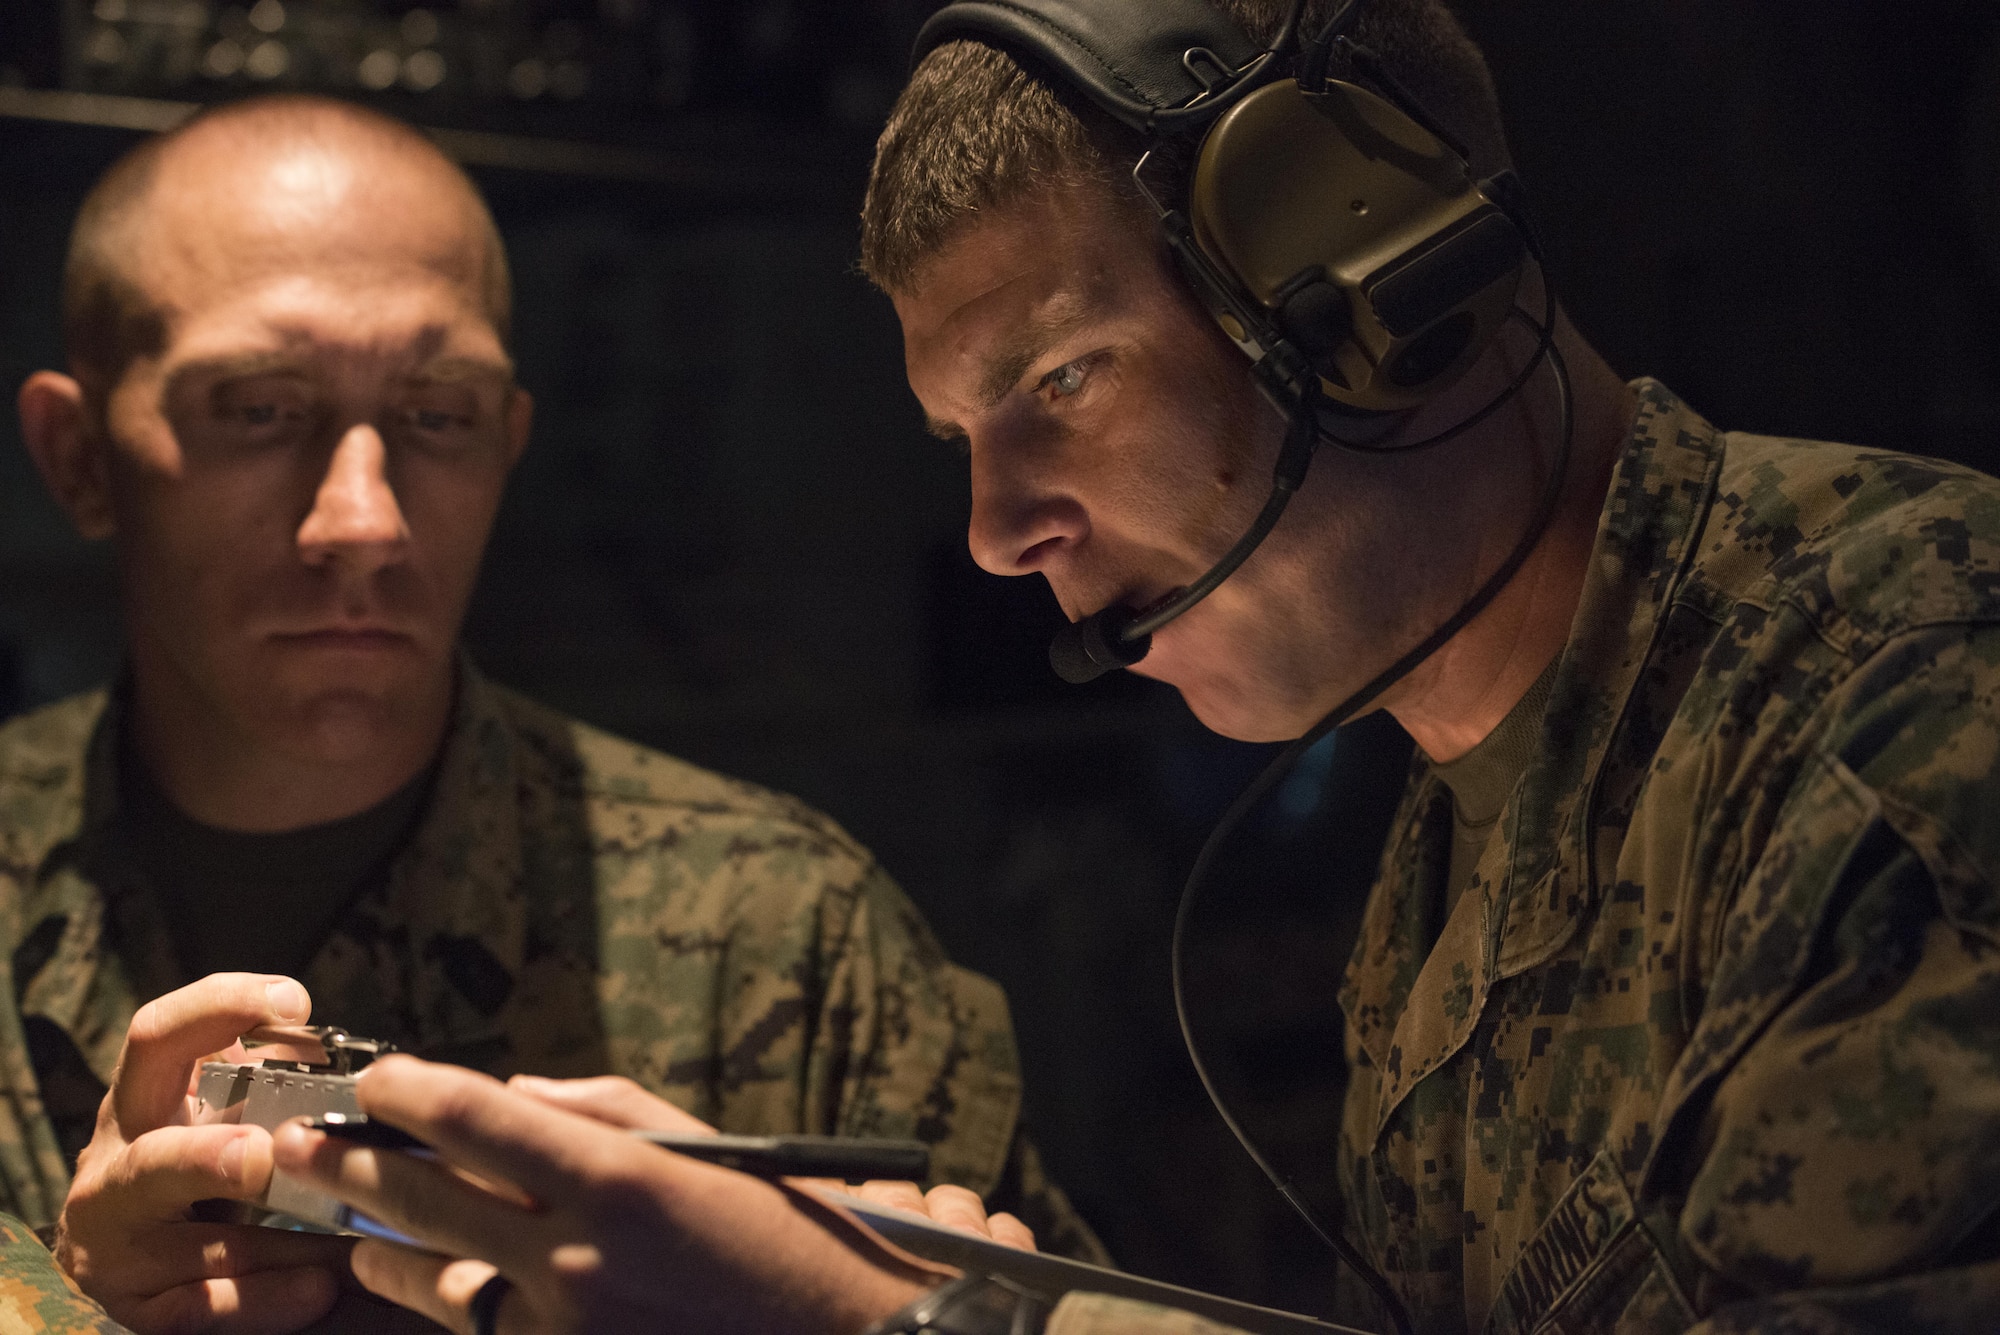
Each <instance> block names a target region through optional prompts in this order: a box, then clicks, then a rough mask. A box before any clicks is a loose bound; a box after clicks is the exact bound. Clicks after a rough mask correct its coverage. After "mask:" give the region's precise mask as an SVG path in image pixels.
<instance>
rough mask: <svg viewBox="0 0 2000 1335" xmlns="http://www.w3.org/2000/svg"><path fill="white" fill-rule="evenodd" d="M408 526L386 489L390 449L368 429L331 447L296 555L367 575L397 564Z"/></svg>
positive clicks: (391, 491) (391, 492) (315, 563)
mask: <svg viewBox="0 0 2000 1335" xmlns="http://www.w3.org/2000/svg"><path fill="white" fill-rule="evenodd" d="M409 541H410V526H409V524H408V523H407V522H406V521H405V520H404V518H403V509H402V507H401V506H400V505H398V504H397V503H396V493H395V490H394V489H393V488H392V487H390V485H389V474H388V450H387V448H386V447H385V446H384V445H383V443H382V437H381V434H380V433H379V432H377V431H376V430H375V428H374V427H372V426H366V425H358V426H354V427H351V428H349V429H348V431H347V434H346V435H344V436H342V437H341V438H340V441H339V443H338V444H336V445H335V446H334V447H333V457H332V458H331V459H329V460H328V461H327V466H326V475H325V476H324V477H322V478H321V479H320V484H319V490H318V492H317V493H316V494H315V495H314V496H313V505H312V509H311V511H310V512H308V513H307V515H306V518H305V522H304V523H303V524H301V525H300V526H299V534H298V544H299V554H300V555H301V556H302V557H303V558H304V559H305V562H306V564H307V565H313V566H324V565H338V566H343V567H347V568H349V569H350V570H352V571H353V572H354V573H356V574H360V575H369V574H373V573H374V572H375V571H377V570H379V569H381V568H382V567H384V566H386V565H391V564H393V563H394V562H396V561H398V560H401V559H402V557H403V555H404V554H405V552H406V550H407V549H408V546H409Z"/></svg>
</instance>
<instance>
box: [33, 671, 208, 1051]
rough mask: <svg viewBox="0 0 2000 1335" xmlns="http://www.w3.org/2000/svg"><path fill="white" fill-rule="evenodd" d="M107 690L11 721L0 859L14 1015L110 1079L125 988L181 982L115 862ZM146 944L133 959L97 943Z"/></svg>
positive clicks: (113, 750)
mask: <svg viewBox="0 0 2000 1335" xmlns="http://www.w3.org/2000/svg"><path fill="white" fill-rule="evenodd" d="M119 695H120V692H119V691H118V690H116V689H112V690H102V691H93V692H90V693H89V694H87V695H81V696H77V697H75V698H74V699H70V700H66V701H63V702H62V703H60V704H57V705H52V706H50V707H49V708H47V709H45V710H42V711H39V712H38V713H36V714H34V715H31V716H29V718H27V719H25V720H22V721H21V722H20V723H17V724H16V725H15V726H16V727H24V728H25V733H17V734H16V735H15V736H14V737H12V738H10V739H9V740H10V742H11V743H12V744H11V745H9V746H8V747H7V748H6V750H7V761H8V771H9V772H8V774H7V775H6V777H5V780H4V782H5V784H6V787H7V788H8V789H9V790H10V792H9V797H10V799H24V800H23V801H22V806H20V807H15V806H14V805H13V800H10V802H9V805H10V808H11V809H10V810H9V812H8V815H9V820H8V822H7V824H8V826H9V828H8V830H7V831H5V832H4V833H0V838H6V839H8V840H19V841H21V844H20V846H19V847H18V849H15V850H10V851H9V854H8V857H7V860H8V861H10V862H12V861H14V858H15V855H16V854H18V857H19V861H18V862H15V865H16V866H18V867H19V868H20V874H19V875H18V881H19V884H20V892H19V894H18V896H10V897H9V898H10V900H12V903H11V904H10V908H11V910H12V915H13V916H14V921H13V922H11V923H10V924H9V927H10V929H11V930H10V933H9V937H8V939H9V940H10V941H11V942H12V943H13V957H12V959H11V960H10V961H9V963H10V964H11V965H12V973H13V984H14V988H15V997H16V1000H17V1002H18V1004H19V1009H20V1013H21V1014H23V1015H40V1016H43V1017H45V1018H47V1019H49V1020H51V1021H53V1022H54V1023H55V1024H57V1025H58V1026H60V1027H61V1028H62V1029H63V1031H64V1032H65V1033H67V1034H68V1035H69V1036H70V1038H71V1040H72V1041H73V1042H74V1043H75V1044H76V1046H77V1048H78V1050H79V1051H80V1052H81V1053H82V1054H83V1056H84V1058H85V1060H86V1061H87V1062H88V1063H89V1065H90V1067H91V1068H92V1070H93V1071H95V1072H96V1074H97V1075H98V1077H99V1078H100V1079H103V1080H107V1081H108V1080H109V1078H110V1075H111V1072H112V1071H113V1069H114V1068H115V1067H116V1065H117V1061H118V1053H119V1050H120V1049H121V1048H122V1047H123V1045H124V1039H125V1032H124V1029H125V1026H124V1018H125V1017H126V1016H128V1015H129V1013H130V1010H131V1005H132V999H131V994H132V992H133V991H134V990H135V987H136V990H140V991H158V990H160V989H161V988H162V987H172V986H174V985H175V984H177V983H178V982H180V981H182V980H181V979H180V978H179V976H178V969H179V966H178V964H177V963H176V962H175V960H174V958H173V953H172V947H171V946H170V945H169V944H168V943H167V940H166V938H165V934H164V933H163V932H149V931H147V930H145V929H146V926H147V917H148V914H149V913H154V912H156V909H155V908H154V906H153V905H152V903H151V900H150V897H149V896H148V895H146V894H145V893H144V887H143V886H140V885H138V884H136V883H135V880H134V878H133V876H132V875H131V874H130V869H129V867H128V866H127V865H126V864H125V862H124V861H122V860H121V856H120V854H121V846H120V844H119V841H118V839H117V835H116V829H117V827H116V824H115V819H116V816H117V813H118V729H119V726H120V725H119V719H120V716H121V714H122V712H123V711H122V709H121V708H120V705H119ZM120 939H122V940H126V941H141V942H146V943H147V945H148V948H147V949H145V950H143V951H140V952H138V953H137V954H133V953H131V952H121V951H118V950H114V949H108V948H107V944H108V940H111V941H115V940H120Z"/></svg>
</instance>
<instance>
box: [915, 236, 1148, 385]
mask: <svg viewBox="0 0 2000 1335" xmlns="http://www.w3.org/2000/svg"><path fill="white" fill-rule="evenodd" d="M1105 221H1108V220H1107V219H1106V218H1105V217H1104V215H1102V214H1095V215H1093V214H1092V213H1089V212H1084V211H1081V210H1077V209H1074V208H1066V207H1062V206H1061V202H1060V201H1043V202H1042V203H1041V204H1040V205H1039V206H1032V207H1025V208H1016V209H1009V210H1007V211H1006V212H1003V213H999V214H995V215H992V216H988V217H982V218H980V219H979V220H977V221H976V222H973V223H970V224H969V225H967V226H966V227H965V228H964V229H963V230H962V231H961V232H960V233H959V234H958V235H957V236H956V237H954V238H953V240H952V242H951V243H950V244H948V245H947V246H946V247H945V249H944V250H943V251H941V252H940V253H939V254H938V255H937V256H936V257H935V258H934V259H933V260H932V261H931V262H930V263H929V264H927V265H925V266H924V268H923V269H922V270H921V271H920V272H919V273H918V275H917V277H916V280H915V281H914V282H913V283H912V284H911V286H910V289H909V290H908V291H907V292H904V293H901V294H898V295H897V297H896V299H895V300H896V308H897V312H898V314H899V315H900V316H901V317H902V320H903V331H904V340H905V353H906V356H907V359H908V360H909V362H910V370H911V372H912V374H913V376H915V375H922V376H925V377H930V376H939V377H949V378H951V379H953V380H961V379H965V380H970V381H976V382H978V383H979V384H980V386H981V388H982V389H984V390H986V391H990V390H991V389H992V387H993V386H992V384H991V383H990V381H991V375H990V373H991V372H992V371H993V370H994V367H995V365H996V364H998V365H1001V366H1002V367H1003V368H1004V367H1005V365H1006V364H1008V363H1011V362H1018V361H1019V360H1020V359H1021V358H1022V357H1024V356H1027V355H1029V354H1030V353H1032V352H1035V351H1038V350H1039V349H1041V348H1043V347H1046V346H1048V345H1051V344H1053V343H1055V342H1057V341H1059V340H1060V339H1062V338H1064V337H1066V336H1068V335H1069V334H1071V333H1074V332H1075V331H1076V330H1077V329H1079V328H1080V327H1082V326H1084V325H1086V324H1088V323H1090V322H1091V321H1092V320H1093V319H1096V318H1099V317H1103V316H1107V315H1109V314H1112V313H1114V312H1115V311H1116V310H1117V309H1118V308H1119V307H1120V306H1122V305H1123V304H1124V303H1123V294H1124V292H1125V291H1126V289H1127V288H1129V286H1130V285H1131V283H1132V282H1133V280H1134V279H1135V278H1136V277H1138V276H1141V275H1143V274H1144V273H1145V272H1146V271H1147V268H1148V266H1149V263H1150V261H1149V259H1148V257H1146V255H1145V253H1144V247H1143V246H1140V245H1136V244H1135V243H1134V239H1133V237H1132V236H1131V234H1130V232H1129V231H1124V230H1114V229H1112V228H1109V227H1106V226H1103V225H1102V224H1103V222H1105ZM967 388H968V389H970V388H971V386H970V385H969V384H968V386H967Z"/></svg>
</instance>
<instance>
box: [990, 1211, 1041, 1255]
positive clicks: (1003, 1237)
mask: <svg viewBox="0 0 2000 1335" xmlns="http://www.w3.org/2000/svg"><path fill="white" fill-rule="evenodd" d="M986 1225H987V1227H988V1228H990V1229H992V1230H993V1240H994V1241H995V1242H997V1243H999V1244H1000V1245H1001V1246H1003V1247H1012V1248H1014V1249H1015V1250H1017V1251H1024V1252H1033V1251H1040V1250H1041V1248H1039V1247H1037V1246H1036V1245H1035V1230H1033V1229H1032V1228H1029V1227H1028V1226H1027V1225H1026V1224H1024V1223H1022V1222H1021V1221H1020V1220H1018V1219H1016V1218H1015V1217H1014V1216H1013V1215H1010V1214H996V1215H988V1216H987V1217H986Z"/></svg>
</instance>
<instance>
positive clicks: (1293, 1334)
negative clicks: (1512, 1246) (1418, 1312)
mask: <svg viewBox="0 0 2000 1335" xmlns="http://www.w3.org/2000/svg"><path fill="white" fill-rule="evenodd" d="M814 1194H815V1195H818V1196H821V1197H822V1198H823V1199H825V1200H828V1201H831V1202H833V1203H834V1204H836V1205H838V1206H840V1207H841V1208H842V1209H844V1210H848V1211H851V1212H852V1213H853V1214H854V1215H855V1216H857V1217H858V1218H859V1219H860V1220H861V1221H862V1222H863V1223H865V1224H867V1225H868V1227H870V1228H872V1229H874V1230H875V1231H876V1232H877V1233H880V1234H881V1235H882V1236H883V1238H885V1239H886V1240H887V1241H889V1242H892V1243H894V1244H895V1245H896V1246H898V1247H901V1248H903V1249H904V1250H905V1251H908V1252H910V1253H912V1254H914V1255H916V1256H919V1257H922V1258H923V1259H924V1260H927V1261H937V1262H940V1263H942V1264H944V1265H949V1266H955V1267H957V1268H958V1269H960V1270H965V1271H970V1272H973V1273H977V1274H982V1275H997V1276H999V1277H1001V1278H1003V1279H1008V1280H1012V1281H1013V1282H1014V1283H1016V1284H1018V1285H1020V1286H1021V1287H1022V1288H1024V1289H1027V1290H1029V1291H1030V1292H1032V1293H1036V1294H1039V1295H1041V1296H1042V1297H1044V1298H1046V1299H1047V1300H1048V1301H1049V1302H1050V1303H1051V1304H1053V1303H1054V1302H1055V1301H1056V1300H1057V1299H1059V1298H1061V1297H1062V1295H1063V1294H1065V1293H1072V1292H1081V1293H1104V1294H1110V1295H1111V1296H1113V1297H1117V1298H1132V1299H1136V1300H1137V1301H1139V1302H1147V1303H1157V1304H1159V1305H1160V1306H1163V1307H1176V1308H1179V1309H1181V1310H1182V1311H1186V1312H1193V1313H1194V1314H1195V1315H1197V1316H1202V1317H1206V1318H1208V1319H1209V1320H1211V1321H1220V1322H1222V1323H1223V1324H1224V1325H1229V1326H1234V1327H1236V1328H1237V1329H1238V1330H1241V1331H1245V1332H1247V1335H1368V1332H1366V1331H1359V1330H1356V1329H1355V1328H1354V1327H1352V1326H1336V1325H1333V1324H1331V1323H1329V1322H1325V1321H1319V1320H1316V1319H1314V1318H1312V1317H1307V1316H1299V1315H1297V1314H1295V1313H1292V1312H1280V1311H1276V1310H1275V1309H1272V1308H1269V1307H1257V1306H1254V1305H1253V1304H1250V1303H1240V1302H1237V1301H1235V1300H1234V1299H1230V1298H1218V1297H1216V1296H1215V1295H1214V1294H1212V1293H1202V1292H1199V1291H1198V1290H1195V1289H1184V1288H1181V1287H1180V1286H1178V1285H1175V1284H1162V1283H1160V1282H1159V1281H1158V1280H1151V1279H1141V1278H1139V1277H1138V1276H1137V1275H1127V1274H1123V1273H1121V1272H1119V1271H1116V1270H1106V1269H1104V1268H1103V1267H1102V1266H1094V1265H1086V1264H1084V1263H1083V1262H1082V1261H1072V1260H1069V1259H1068V1258H1067V1257H1061V1256H1045V1255H1043V1254H1042V1253H1040V1252H1024V1251H1018V1250H1016V1249H1015V1248H1012V1247H1003V1246H1001V1245H1000V1244H999V1243H997V1242H991V1241H988V1240H987V1239H985V1238H980V1237H975V1236H973V1235H972V1234H970V1233H961V1232H959V1231H958V1230H957V1229H951V1228H945V1227H943V1226H942V1225H939V1224H935V1223H933V1222H931V1220H929V1219H927V1218H925V1217H924V1216H923V1215H920V1214H912V1213H911V1212H910V1211H908V1210H898V1209H895V1208H894V1207H892V1206H887V1205H877V1204H876V1203H875V1202H873V1201H865V1200H862V1199H861V1198H860V1197H858V1196H850V1195H847V1194H846V1193H845V1192H836V1191H817V1192H815V1193H814Z"/></svg>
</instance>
